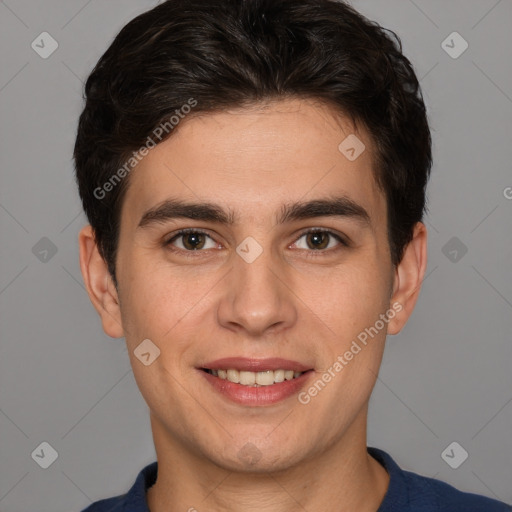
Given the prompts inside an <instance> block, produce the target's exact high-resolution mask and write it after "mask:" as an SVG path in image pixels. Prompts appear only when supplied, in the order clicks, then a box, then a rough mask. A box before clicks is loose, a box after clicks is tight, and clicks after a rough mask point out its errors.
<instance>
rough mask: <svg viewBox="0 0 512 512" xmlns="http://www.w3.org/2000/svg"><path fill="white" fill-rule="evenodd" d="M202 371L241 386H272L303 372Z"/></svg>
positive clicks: (232, 369) (231, 369)
mask: <svg viewBox="0 0 512 512" xmlns="http://www.w3.org/2000/svg"><path fill="white" fill-rule="evenodd" d="M203 371H205V372H207V373H209V374H210V375H213V376H214V377H218V378H219V379H222V380H227V381H229V382H233V383H234V384H241V385H242V386H252V387H259V386H272V385H273V384H278V383H280V382H284V381H285V380H293V379H296V378H298V377H300V376H301V375H302V374H303V373H304V372H299V371H293V370H284V369H278V370H264V371H259V372H250V371H243V370H236V369H234V368H229V369H226V370H221V369H218V370H210V369H208V368H203Z"/></svg>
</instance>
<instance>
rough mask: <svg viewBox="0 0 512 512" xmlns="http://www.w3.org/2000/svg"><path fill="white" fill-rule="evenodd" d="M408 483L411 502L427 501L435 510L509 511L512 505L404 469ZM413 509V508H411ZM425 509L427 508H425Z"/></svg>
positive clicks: (441, 511) (451, 511)
mask: <svg viewBox="0 0 512 512" xmlns="http://www.w3.org/2000/svg"><path fill="white" fill-rule="evenodd" d="M404 475H405V477H406V479H407V481H408V484H409V492H410V500H411V504H413V503H414V502H418V504H421V503H422V502H424V503H428V502H430V503H431V504H432V506H435V507H436V508H432V509H431V510H432V511H434V510H435V511H436V512H511V511H512V507H510V506H509V505H506V504H505V503H502V502H500V501H496V500H494V499H491V498H487V497H485V496H480V495H478V494H472V493H467V492H462V491H459V490H458V489H456V488H455V487H452V486H451V485H449V484H447V483H445V482H442V481H440V480H435V479H433V478H427V477H424V476H420V475H417V474H416V473H411V472H408V471H404ZM412 509H413V510H414V508H412ZM426 510H427V509H426Z"/></svg>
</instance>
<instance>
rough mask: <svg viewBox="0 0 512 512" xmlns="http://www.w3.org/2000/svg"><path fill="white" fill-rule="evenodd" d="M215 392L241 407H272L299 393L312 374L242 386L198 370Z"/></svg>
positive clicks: (306, 373) (310, 372)
mask: <svg viewBox="0 0 512 512" xmlns="http://www.w3.org/2000/svg"><path fill="white" fill-rule="evenodd" d="M198 371H199V372H200V373H202V374H203V376H204V377H205V378H206V380H207V381H208V382H209V383H210V384H211V385H212V386H213V388H214V389H215V390H217V391H218V392H219V393H221V394H222V395H224V396H225V397H227V398H229V399H230V400H232V401H233V402H236V403H238V404H242V405H251V406H257V405H272V404H275V403H277V402H280V401H281V400H285V399H286V398H289V397H290V396H292V395H294V394H296V393H298V392H299V390H300V389H301V388H302V387H303V386H304V384H305V383H306V380H307V379H308V378H309V376H310V375H311V374H312V373H313V372H312V371H311V370H309V371H307V372H304V373H303V374H302V375H300V377H297V378H295V379H291V380H285V381H283V382H277V383H275V384H271V385H270V386H244V385H243V384H236V383H234V382H230V381H229V380H226V379H221V378H219V377H215V376H214V375H212V374H210V373H208V372H205V371H203V370H198Z"/></svg>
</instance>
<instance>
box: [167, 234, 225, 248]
mask: <svg viewBox="0 0 512 512" xmlns="http://www.w3.org/2000/svg"><path fill="white" fill-rule="evenodd" d="M208 244H209V245H208ZM165 245H166V246H169V245H172V246H173V247H176V248H177V249H180V250H182V251H187V252H191V251H199V250H201V249H213V248H215V247H216V244H215V242H214V241H213V240H212V238H211V237H210V236H209V235H208V234H206V233H203V232H202V231H194V230H183V231H180V232H179V233H178V234H176V235H175V236H173V237H172V238H171V239H170V240H169V241H167V242H165Z"/></svg>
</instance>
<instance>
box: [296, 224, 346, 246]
mask: <svg viewBox="0 0 512 512" xmlns="http://www.w3.org/2000/svg"><path fill="white" fill-rule="evenodd" d="M339 245H341V246H348V244H347V243H345V241H344V240H343V239H342V238H341V237H340V236H338V235H336V234H335V233H332V232H331V231H326V230H319V229H316V230H311V231H306V232H305V233H303V234H302V235H301V236H300V237H299V239H298V240H297V242H295V246H296V247H297V248H298V249H306V250H312V251H323V250H324V249H331V248H335V247H336V246H339Z"/></svg>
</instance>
